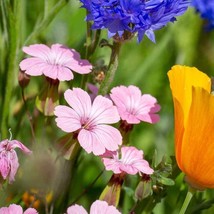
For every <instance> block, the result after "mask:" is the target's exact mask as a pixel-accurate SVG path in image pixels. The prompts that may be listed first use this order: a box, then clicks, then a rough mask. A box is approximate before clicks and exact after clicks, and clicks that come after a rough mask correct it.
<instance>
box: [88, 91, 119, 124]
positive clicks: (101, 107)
mask: <svg viewBox="0 0 214 214" xmlns="http://www.w3.org/2000/svg"><path fill="white" fill-rule="evenodd" d="M90 120H93V121H94V122H95V123H96V124H102V123H108V124H112V123H117V122H118V121H119V120H120V116H119V114H118V111H117V108H116V107H115V106H113V103H112V101H111V100H109V99H108V98H106V97H103V96H100V95H99V96H97V97H96V98H95V99H94V102H93V105H92V109H91V114H90Z"/></svg>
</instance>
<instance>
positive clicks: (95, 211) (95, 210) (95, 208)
mask: <svg viewBox="0 0 214 214" xmlns="http://www.w3.org/2000/svg"><path fill="white" fill-rule="evenodd" d="M101 213H105V214H121V213H120V212H119V211H118V210H117V209H116V207H114V206H109V205H108V204H107V202H106V201H100V200H96V201H95V202H94V203H93V204H92V205H91V208H90V214H101Z"/></svg>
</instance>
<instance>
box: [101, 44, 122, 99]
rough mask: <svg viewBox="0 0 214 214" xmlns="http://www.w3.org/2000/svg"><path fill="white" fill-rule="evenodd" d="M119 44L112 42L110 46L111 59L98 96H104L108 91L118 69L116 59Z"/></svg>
mask: <svg viewBox="0 0 214 214" xmlns="http://www.w3.org/2000/svg"><path fill="white" fill-rule="evenodd" d="M120 47H121V43H119V42H114V43H113V46H112V52H111V58H110V61H109V65H108V71H107V74H106V76H105V79H104V81H103V82H102V84H101V86H100V90H99V94H101V95H106V93H107V92H108V90H109V87H110V85H111V83H112V81H113V80H114V76H115V72H116V70H117V67H118V58H119V51H120Z"/></svg>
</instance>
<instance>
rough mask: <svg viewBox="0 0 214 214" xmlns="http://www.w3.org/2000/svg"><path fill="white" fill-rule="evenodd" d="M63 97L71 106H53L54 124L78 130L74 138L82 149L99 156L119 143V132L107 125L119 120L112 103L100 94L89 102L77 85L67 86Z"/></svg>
mask: <svg viewBox="0 0 214 214" xmlns="http://www.w3.org/2000/svg"><path fill="white" fill-rule="evenodd" d="M64 96H65V100H66V101H67V103H68V104H69V105H70V106H71V108H70V107H67V106H63V105H60V106H57V107H56V108H55V111H54V114H55V115H56V116H57V118H56V122H57V126H58V127H59V128H61V129H62V130H63V131H65V132H68V133H70V132H75V131H78V137H77V139H78V141H79V143H80V145H81V146H82V147H83V148H84V149H85V150H86V152H88V153H90V152H93V153H94V154H95V155H101V154H103V153H104V152H105V150H106V149H107V150H110V151H115V150H117V149H118V145H121V144H122V136H121V134H120V132H119V131H118V130H117V129H116V128H114V127H112V126H109V125H106V124H113V123H116V122H118V121H119V120H120V116H119V114H118V111H117V108H116V106H114V105H113V103H112V101H111V100H109V99H108V98H105V97H103V96H101V95H99V96H97V97H96V98H95V99H94V101H93V103H92V101H91V98H90V96H89V94H88V93H87V92H85V91H83V90H82V89H81V88H74V89H73V90H70V89H68V90H67V91H66V92H65V94H64Z"/></svg>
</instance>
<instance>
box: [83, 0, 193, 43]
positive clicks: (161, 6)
mask: <svg viewBox="0 0 214 214" xmlns="http://www.w3.org/2000/svg"><path fill="white" fill-rule="evenodd" d="M80 1H81V2H82V3H83V6H82V7H84V8H86V9H87V10H88V15H87V17H86V21H92V22H93V25H92V29H104V28H106V29H108V36H109V37H113V36H117V37H120V38H121V37H122V36H123V35H124V33H126V32H130V33H131V34H132V35H134V34H135V33H137V36H138V42H140V41H141V40H142V39H143V36H144V35H146V36H147V37H148V38H149V39H150V40H151V41H153V42H155V34H154V30H158V29H160V28H162V27H163V26H165V25H166V24H167V23H168V22H174V21H175V20H176V18H175V16H180V15H182V14H183V13H184V12H185V11H186V10H187V8H188V6H189V4H190V1H189V0H80Z"/></svg>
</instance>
